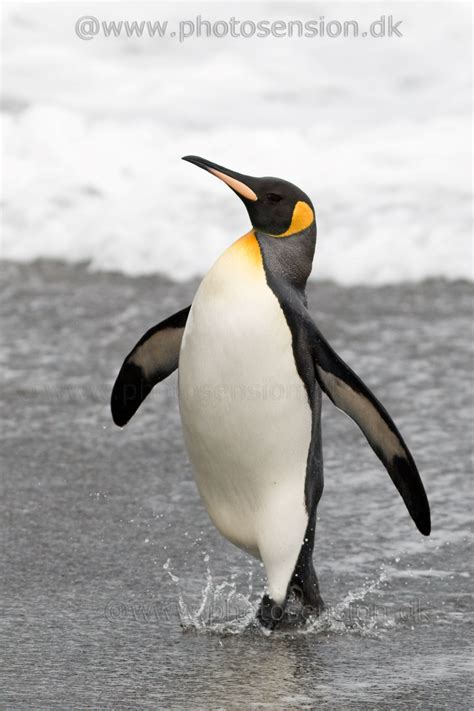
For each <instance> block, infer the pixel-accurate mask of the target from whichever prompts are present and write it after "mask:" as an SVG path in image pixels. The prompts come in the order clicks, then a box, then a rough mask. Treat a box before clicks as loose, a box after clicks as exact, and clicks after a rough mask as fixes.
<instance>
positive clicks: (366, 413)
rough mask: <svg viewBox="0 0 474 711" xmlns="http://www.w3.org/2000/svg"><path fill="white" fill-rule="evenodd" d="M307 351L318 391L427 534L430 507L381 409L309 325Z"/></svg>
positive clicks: (407, 453)
mask: <svg viewBox="0 0 474 711" xmlns="http://www.w3.org/2000/svg"><path fill="white" fill-rule="evenodd" d="M310 331H311V337H310V348H311V350H312V354H313V360H314V365H315V375H316V378H317V380H318V383H319V385H320V386H321V389H322V390H323V391H324V392H325V393H326V395H327V396H328V397H329V398H330V400H332V402H333V403H334V405H336V407H337V408H339V409H340V410H342V411H343V412H345V413H346V414H347V415H349V417H351V418H352V419H353V420H354V422H355V423H356V424H357V425H358V426H359V427H360V429H361V430H362V432H363V433H364V435H365V436H366V438H367V440H368V442H369V444H370V446H371V447H372V449H373V450H374V452H375V454H376V455H377V457H378V458H379V459H380V460H381V461H382V463H383V464H384V466H385V468H386V469H387V471H388V473H389V474H390V477H391V479H392V481H393V483H394V484H395V486H396V487H397V489H398V491H399V493H400V495H401V497H402V499H403V501H404V502H405V505H406V507H407V509H408V511H409V513H410V516H411V517H412V519H413V521H414V522H415V524H416V526H417V528H418V530H419V531H420V532H421V533H423V534H424V535H425V536H429V534H430V531H431V521H430V507H429V503H428V499H427V496H426V493H425V489H424V487H423V483H422V481H421V478H420V475H419V473H418V469H417V468H416V464H415V462H414V461H413V457H412V456H411V454H410V451H409V450H408V447H407V446H406V444H405V442H404V441H403V438H402V436H401V434H400V432H399V431H398V429H397V427H396V426H395V423H394V422H393V420H392V418H391V417H390V415H389V414H388V412H387V410H386V409H385V408H384V406H383V405H382V404H381V403H380V402H379V401H378V400H377V398H376V397H375V396H374V395H373V394H372V393H371V391H370V390H369V388H368V387H367V386H366V385H365V384H364V383H363V382H362V380H361V379H360V378H359V377H358V376H357V375H356V374H355V373H354V372H353V371H352V370H351V369H350V368H349V366H347V365H346V364H345V363H344V361H343V360H342V359H341V358H340V357H339V356H338V355H337V353H336V352H335V351H334V350H333V349H332V348H331V346H330V345H329V343H328V342H327V341H326V339H325V338H324V336H323V335H322V333H321V332H320V331H319V329H318V328H317V327H316V326H315V324H314V323H313V322H311V325H310Z"/></svg>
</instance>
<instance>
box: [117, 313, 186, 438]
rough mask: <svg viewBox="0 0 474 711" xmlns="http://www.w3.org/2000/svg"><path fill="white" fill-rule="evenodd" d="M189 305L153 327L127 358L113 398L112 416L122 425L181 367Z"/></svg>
mask: <svg viewBox="0 0 474 711" xmlns="http://www.w3.org/2000/svg"><path fill="white" fill-rule="evenodd" d="M190 308H191V307H190V306H188V307H187V308H185V309H183V310H182V311H178V313H176V314H174V315H173V316H170V317H169V318H167V319H165V320H164V321H161V323H159V324H157V325H156V326H153V328H150V330H149V331H147V332H146V333H145V334H144V335H143V336H142V337H141V338H140V340H139V341H138V343H137V344H136V345H135V346H134V348H133V349H132V350H131V351H130V353H129V354H128V356H127V357H126V358H125V360H124V362H123V365H122V367H121V368H120V372H119V374H118V376H117V380H116V381H115V384H114V387H113V389H112V397H111V400H110V407H111V410H112V418H113V421H114V422H115V424H116V425H118V426H119V427H123V426H124V425H126V424H127V422H128V421H129V420H130V418H131V417H132V416H133V415H134V414H135V412H136V411H137V410H138V408H139V407H140V405H141V404H142V402H143V400H144V399H145V398H146V396H147V395H149V393H150V392H151V391H152V389H153V388H154V387H155V385H156V384H157V383H159V382H161V381H162V380H164V379H165V378H167V377H168V375H171V373H172V372H173V371H175V370H176V368H177V367H178V360H179V351H180V348H181V341H182V339H183V333H184V327H185V326H186V321H187V319H188V315H189V310H190Z"/></svg>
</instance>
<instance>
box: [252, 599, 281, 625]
mask: <svg viewBox="0 0 474 711" xmlns="http://www.w3.org/2000/svg"><path fill="white" fill-rule="evenodd" d="M284 611H285V610H284V606H283V605H277V603H276V602H275V601H274V600H272V598H271V597H270V596H269V595H264V596H263V598H262V601H261V603H260V607H259V608H258V612H257V620H258V621H259V622H260V624H261V625H262V627H265V628H266V629H267V630H274V629H275V627H278V625H279V624H280V623H281V621H282V619H283V615H284Z"/></svg>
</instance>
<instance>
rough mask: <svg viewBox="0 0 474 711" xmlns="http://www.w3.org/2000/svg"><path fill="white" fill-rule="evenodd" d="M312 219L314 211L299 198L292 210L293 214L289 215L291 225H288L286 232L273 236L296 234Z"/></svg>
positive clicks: (307, 225) (308, 224)
mask: <svg viewBox="0 0 474 711" xmlns="http://www.w3.org/2000/svg"><path fill="white" fill-rule="evenodd" d="M313 220H314V212H313V211H312V209H311V208H310V206H309V205H308V203H307V202H303V200H299V201H298V202H297V203H296V205H295V208H294V210H293V215H292V217H291V225H290V226H289V227H288V229H287V230H286V232H282V233H281V234H279V235H273V236H274V237H289V236H290V235H294V234H296V232H301V231H302V230H305V229H306V228H307V227H309V226H310V224H311V223H312V222H313Z"/></svg>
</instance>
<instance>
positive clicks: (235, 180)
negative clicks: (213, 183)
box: [183, 156, 258, 202]
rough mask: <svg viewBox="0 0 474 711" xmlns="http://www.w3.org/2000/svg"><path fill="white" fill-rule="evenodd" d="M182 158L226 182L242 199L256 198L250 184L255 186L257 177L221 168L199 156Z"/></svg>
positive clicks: (254, 199)
mask: <svg viewBox="0 0 474 711" xmlns="http://www.w3.org/2000/svg"><path fill="white" fill-rule="evenodd" d="M183 160H187V161H188V163H194V165H197V166H198V167H199V168H203V169H204V170H207V171H208V173H212V175H215V176H216V178H219V180H222V181H223V182H224V183H226V184H227V185H228V186H229V188H232V190H233V191H234V192H235V193H237V195H238V196H239V197H241V198H243V199H244V200H251V201H252V202H255V201H256V200H258V197H257V194H256V193H255V191H254V190H253V189H252V184H254V186H255V184H256V182H257V181H258V178H252V177H250V176H249V175H242V174H241V173H236V172H235V171H234V170H229V169H228V168H223V167H222V165H217V163H211V161H209V160H205V159H204V158H200V157H199V156H183Z"/></svg>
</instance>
